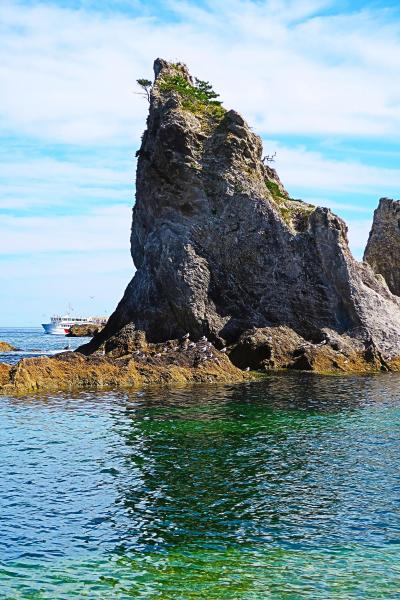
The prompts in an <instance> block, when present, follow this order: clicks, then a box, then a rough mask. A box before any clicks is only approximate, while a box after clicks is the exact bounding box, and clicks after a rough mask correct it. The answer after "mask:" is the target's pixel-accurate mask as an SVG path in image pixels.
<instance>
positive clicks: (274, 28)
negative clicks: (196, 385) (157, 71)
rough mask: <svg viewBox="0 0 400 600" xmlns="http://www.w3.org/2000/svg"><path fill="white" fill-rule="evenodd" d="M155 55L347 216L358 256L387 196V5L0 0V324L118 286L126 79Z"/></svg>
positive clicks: (85, 302)
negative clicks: (191, 78)
mask: <svg viewBox="0 0 400 600" xmlns="http://www.w3.org/2000/svg"><path fill="white" fill-rule="evenodd" d="M156 57H162V58H165V59H167V60H172V61H181V62H185V63H186V64H187V65H188V66H189V68H190V70H191V72H192V73H193V74H195V75H196V76H197V77H199V78H200V79H206V80H209V81H211V82H212V84H213V87H214V89H215V90H216V91H217V92H219V93H220V95H221V99H222V100H223V103H224V106H226V107H227V108H234V109H235V110H238V111H239V112H240V113H242V114H243V115H244V116H245V118H246V119H247V121H248V122H249V124H250V125H251V127H252V128H253V130H254V131H255V132H256V133H258V134H259V135H260V136H261V137H262V139H263V144H264V151H265V153H266V154H267V153H268V154H271V153H274V152H276V153H277V156H276V162H275V165H274V166H275V167H276V169H277V170H278V173H279V175H280V177H281V179H282V181H283V183H284V184H285V186H286V188H287V189H288V191H289V193H290V195H291V196H292V197H295V198H302V199H304V200H306V201H309V202H312V203H314V204H319V205H323V206H329V207H331V208H332V209H333V210H334V211H335V212H336V213H337V214H339V215H340V216H341V217H343V218H344V219H345V220H346V222H347V224H348V226H349V239H350V245H351V249H352V251H353V254H354V255H355V257H356V258H357V259H361V258H362V254H363V249H364V246H365V243H366V239H367V237H368V232H369V229H370V225H371V220H372V215H373V210H374V208H376V206H377V203H378V200H379V198H380V197H383V196H387V197H391V198H399V196H400V193H399V188H400V165H399V161H398V157H399V151H400V141H399V140H400V135H399V134H400V86H399V83H398V82H399V74H400V5H399V4H398V2H397V1H396V2H394V1H393V2H390V1H370V2H368V1H366V2H361V1H360V0H352V1H351V2H350V1H347V0H337V1H329V0H258V1H256V0H232V1H229V0H210V1H208V0H199V1H195V0H187V1H182V2H181V1H177V0H158V1H157V0H156V1H154V2H142V1H140V0H115V1H111V0H103V1H102V0H47V1H45V0H42V1H36V0H25V1H23V0H20V1H17V0H1V3H0V58H1V61H0V137H1V143H0V154H1V160H0V189H1V192H0V326H38V325H40V323H42V322H45V321H48V319H49V317H50V316H51V315H52V314H54V313H60V312H61V313H63V312H65V311H66V309H67V306H68V305H71V306H72V307H73V309H74V311H75V313H76V314H81V315H84V316H86V315H88V314H104V313H106V314H110V313H111V312H112V310H113V309H114V308H115V306H116V304H117V302H118V300H119V299H120V297H121V296H122V293H123V291H124V289H125V287H126V285H127V284H128V282H129V280H130V279H131V277H132V276H133V274H134V265H133V263H132V261H131V258H130V252H129V235H130V227H131V209H132V206H133V204H134V193H135V189H134V185H135V169H136V164H135V152H136V150H137V149H138V147H139V145H140V136H141V134H142V131H143V129H144V126H145V119H146V113H147V103H146V100H145V99H144V98H143V97H142V96H141V95H140V94H138V93H137V92H138V91H139V90H138V87H137V85H136V79H138V78H140V77H145V78H150V79H151V78H152V64H153V61H154V59H155V58H156Z"/></svg>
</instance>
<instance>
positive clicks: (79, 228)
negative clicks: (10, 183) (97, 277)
mask: <svg viewBox="0 0 400 600" xmlns="http://www.w3.org/2000/svg"><path fill="white" fill-rule="evenodd" d="M130 227H131V210H130V208H129V207H127V206H124V205H120V206H118V205H115V206H111V207H104V208H102V207H96V208H94V209H92V210H91V211H89V212H87V213H85V214H79V215H71V216H51V215H50V216H33V217H22V216H17V217H16V216H8V215H3V216H2V218H1V222H0V254H4V255H9V254H11V255H16V254H29V253H31V252H34V253H36V254H38V253H42V252H49V253H60V252H78V251H80V252H82V251H86V252H92V253H94V255H95V253H97V252H99V251H102V252H103V251H107V250H108V251H117V250H124V251H125V252H126V255H127V256H129V232H130Z"/></svg>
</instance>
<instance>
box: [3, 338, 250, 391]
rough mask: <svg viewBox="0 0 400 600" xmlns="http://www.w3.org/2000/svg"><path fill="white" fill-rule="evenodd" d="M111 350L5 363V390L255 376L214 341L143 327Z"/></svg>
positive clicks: (233, 379) (118, 340) (179, 382)
mask: <svg viewBox="0 0 400 600" xmlns="http://www.w3.org/2000/svg"><path fill="white" fill-rule="evenodd" d="M107 344H108V349H106V352H107V354H106V355H103V354H94V355H93V356H88V357H86V356H83V355H82V354H80V353H74V352H64V353H61V354H58V355H56V356H53V357H50V358H49V357H45V356H41V357H38V358H26V359H23V360H20V361H19V362H18V364H16V365H13V366H12V365H6V364H4V363H0V394H13V395H14V394H27V393H31V392H38V391H47V392H49V391H58V390H79V389H109V388H112V389H116V388H121V389H123V388H138V387H142V386H144V385H171V384H175V385H183V384H188V383H214V382H219V383H239V382H243V381H247V380H248V379H250V378H251V375H250V374H249V373H246V372H244V371H241V370H240V369H238V368H236V367H235V366H234V365H233V364H232V362H231V361H230V360H229V358H228V356H227V355H226V353H224V352H220V351H219V350H217V349H216V348H214V347H213V346H212V345H211V344H210V343H207V342H204V341H199V342H198V343H197V344H196V343H194V342H190V341H189V340H187V339H184V340H170V341H168V342H166V343H164V344H151V343H148V342H147V340H146V337H145V335H144V334H143V332H141V333H139V332H134V335H132V332H131V331H130V328H129V326H127V327H126V328H124V329H123V330H122V331H121V332H120V335H119V336H118V338H114V339H113V338H111V339H110V340H108V342H107Z"/></svg>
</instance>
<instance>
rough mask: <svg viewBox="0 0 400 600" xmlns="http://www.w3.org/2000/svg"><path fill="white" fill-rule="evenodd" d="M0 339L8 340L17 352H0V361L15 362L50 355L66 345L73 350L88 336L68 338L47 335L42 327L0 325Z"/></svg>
mask: <svg viewBox="0 0 400 600" xmlns="http://www.w3.org/2000/svg"><path fill="white" fill-rule="evenodd" d="M0 341H2V342H8V343H9V344H12V345H13V346H15V347H16V348H18V349H19V350H20V351H19V352H0V362H6V363H12V364H14V363H16V362H18V361H19V360H20V358H27V357H30V356H43V355H49V356H50V355H52V354H56V353H57V352H60V351H61V350H64V349H65V348H66V347H67V346H69V347H70V349H71V350H75V349H76V348H78V346H80V345H81V344H84V343H85V341H88V338H68V337H65V336H64V335H48V334H46V333H44V329H43V328H42V327H0Z"/></svg>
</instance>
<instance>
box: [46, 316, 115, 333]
mask: <svg viewBox="0 0 400 600" xmlns="http://www.w3.org/2000/svg"><path fill="white" fill-rule="evenodd" d="M106 323H107V317H71V315H54V316H53V317H51V319H50V323H42V327H43V329H44V331H45V333H49V334H51V335H67V333H69V330H70V328H71V326H72V325H105V324H106Z"/></svg>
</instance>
